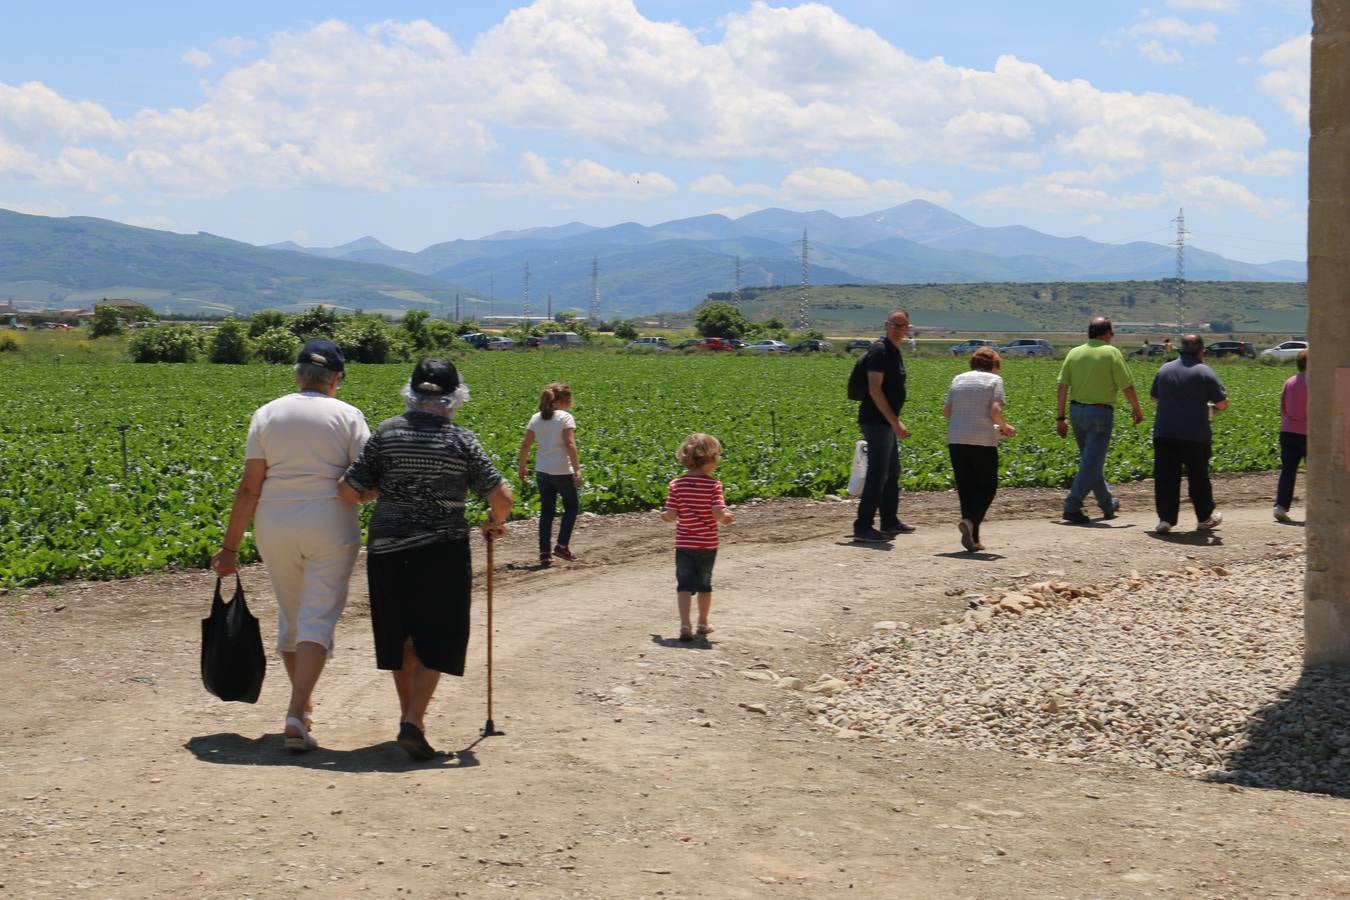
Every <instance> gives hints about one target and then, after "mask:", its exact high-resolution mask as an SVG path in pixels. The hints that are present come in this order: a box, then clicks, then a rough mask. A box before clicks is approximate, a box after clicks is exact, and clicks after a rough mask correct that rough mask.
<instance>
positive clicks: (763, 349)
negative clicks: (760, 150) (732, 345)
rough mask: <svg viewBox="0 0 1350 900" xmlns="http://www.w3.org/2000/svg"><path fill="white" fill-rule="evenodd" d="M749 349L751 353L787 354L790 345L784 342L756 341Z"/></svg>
mask: <svg viewBox="0 0 1350 900" xmlns="http://www.w3.org/2000/svg"><path fill="white" fill-rule="evenodd" d="M748 349H749V351H750V352H751V353H787V352H788V345H787V344H785V343H783V342H782V341H755V342H754V343H753V344H751V345H750V346H749V348H748Z"/></svg>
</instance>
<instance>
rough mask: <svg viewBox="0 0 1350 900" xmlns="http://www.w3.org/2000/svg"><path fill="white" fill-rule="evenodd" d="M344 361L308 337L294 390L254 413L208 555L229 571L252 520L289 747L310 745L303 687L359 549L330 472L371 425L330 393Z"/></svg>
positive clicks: (349, 507)
mask: <svg viewBox="0 0 1350 900" xmlns="http://www.w3.org/2000/svg"><path fill="white" fill-rule="evenodd" d="M345 362H346V361H345V360H344V359H343V356H342V351H341V350H339V349H338V348H337V346H336V345H335V344H333V343H332V342H331V341H326V340H322V339H315V340H312V341H309V342H308V343H306V344H305V346H304V347H303V348H301V350H300V356H299V358H298V359H297V360H296V364H295V386H296V391H297V392H296V393H294V394H287V395H286V396H284V397H280V398H278V399H276V400H273V401H272V402H271V403H268V404H265V405H264V406H262V407H260V408H259V409H258V410H257V411H256V412H254V413H253V419H252V421H250V422H249V426H248V443H247V445H246V447H245V449H244V476H243V478H241V479H240V481H239V487H238V489H237V490H236V491H235V493H234V506H233V508H232V509H231V510H230V522H229V525H228V526H226V529H225V541H224V543H223V544H222V545H221V548H220V551H219V552H218V553H216V555H215V556H213V557H211V568H213V569H215V571H216V574H217V575H219V576H221V577H224V576H226V575H230V574H232V573H234V572H235V571H236V570H237V568H238V560H237V555H238V552H239V542H240V541H241V540H243V538H244V532H245V531H246V530H247V529H248V524H249V522H250V521H252V522H253V523H254V539H255V541H256V542H257V545H258V552H259V553H260V554H261V555H262V558H263V561H264V562H266V563H267V571H268V574H269V575H270V576H271V579H272V592H273V593H274V594H275V595H276V598H277V650H278V651H280V653H281V659H282V662H284V663H285V665H286V674H287V675H289V676H290V679H291V699H290V705H289V706H288V707H287V709H286V722H285V726H284V733H285V745H286V749H288V750H294V751H296V752H304V751H306V750H313V749H314V748H316V747H318V746H319V745H318V742H316V741H315V740H314V737H313V736H312V735H311V734H310V733H309V729H310V727H311V724H312V723H311V719H310V713H311V712H312V711H313V708H314V707H313V703H312V700H311V695H312V694H313V693H314V686H315V685H316V684H317V683H318V681H319V675H320V674H321V673H322V672H323V668H324V664H325V663H326V662H327V661H328V657H329V656H330V655H331V654H332V650H333V632H334V630H335V629H336V628H337V620H338V617H339V616H340V615H342V610H343V607H345V606H346V605H347V582H348V581H349V580H350V579H351V575H352V566H353V565H355V564H356V555H357V553H358V552H359V551H360V549H361V523H360V521H359V519H358V518H357V509H356V505H355V503H352V502H347V501H346V500H344V499H341V498H339V496H338V479H339V478H341V477H342V474H343V473H344V472H346V471H347V467H348V466H350V465H351V464H352V462H353V461H354V460H355V459H356V457H357V455H358V454H360V452H361V448H362V446H364V444H365V442H366V438H367V437H369V436H370V429H369V428H367V427H366V419H365V416H363V415H362V414H361V411H360V410H359V409H357V408H356V407H354V406H351V405H349V404H346V403H343V402H342V401H341V400H338V399H337V398H336V397H334V396H333V395H334V394H335V393H336V392H337V389H338V385H340V384H341V383H342V379H343V376H344V371H345ZM349 499H350V498H349Z"/></svg>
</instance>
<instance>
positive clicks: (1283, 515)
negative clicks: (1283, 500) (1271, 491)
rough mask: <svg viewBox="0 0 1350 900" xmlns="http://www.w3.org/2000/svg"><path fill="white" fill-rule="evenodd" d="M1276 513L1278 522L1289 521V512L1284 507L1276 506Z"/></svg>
mask: <svg viewBox="0 0 1350 900" xmlns="http://www.w3.org/2000/svg"><path fill="white" fill-rule="evenodd" d="M1274 513H1275V521H1276V522H1288V521H1289V510H1287V509H1285V508H1284V507H1283V506H1280V505H1279V504H1278V503H1277V504H1275V509H1274Z"/></svg>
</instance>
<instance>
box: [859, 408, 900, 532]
mask: <svg viewBox="0 0 1350 900" xmlns="http://www.w3.org/2000/svg"><path fill="white" fill-rule="evenodd" d="M858 428H859V429H860V430H861V431H862V436H863V440H865V441H867V480H866V481H864V482H863V489H862V496H861V497H859V498H858V518H857V519H856V520H854V522H853V533H854V534H861V533H862V532H864V531H866V530H867V529H869V528H872V527H874V526H873V524H872V519H873V517H875V516H876V514H877V512H878V511H880V513H881V527H882V528H889V527H891V526H893V525H896V524H897V523H898V522H899V521H900V445H899V444H898V443H897V442H896V440H895V432H894V431H892V430H891V426H890V425H887V424H886V423H885V422H883V423H881V424H880V425H872V424H870V423H867V422H859V423H858Z"/></svg>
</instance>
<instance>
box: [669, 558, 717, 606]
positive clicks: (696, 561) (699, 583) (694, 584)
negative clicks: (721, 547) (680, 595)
mask: <svg viewBox="0 0 1350 900" xmlns="http://www.w3.org/2000/svg"><path fill="white" fill-rule="evenodd" d="M715 562H717V551H716V550H685V549H684V548H682V547H676V548H675V590H677V591H681V592H687V593H691V594H706V593H708V592H709V591H711V590H712V570H713V563H715Z"/></svg>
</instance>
